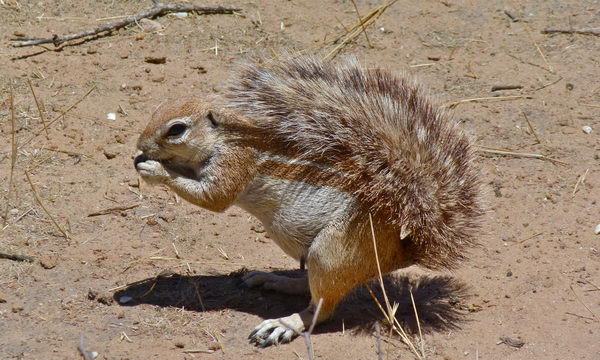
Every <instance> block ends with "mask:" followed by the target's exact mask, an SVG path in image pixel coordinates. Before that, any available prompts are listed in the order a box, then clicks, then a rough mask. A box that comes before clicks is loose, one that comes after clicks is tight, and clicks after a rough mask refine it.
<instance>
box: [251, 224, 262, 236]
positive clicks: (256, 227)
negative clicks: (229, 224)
mask: <svg viewBox="0 0 600 360" xmlns="http://www.w3.org/2000/svg"><path fill="white" fill-rule="evenodd" d="M250 230H252V231H254V232H255V233H258V234H262V233H264V232H265V228H264V227H263V226H262V225H260V224H258V225H252V226H250Z"/></svg>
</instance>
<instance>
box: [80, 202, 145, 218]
mask: <svg viewBox="0 0 600 360" xmlns="http://www.w3.org/2000/svg"><path fill="white" fill-rule="evenodd" d="M138 206H140V204H133V205H123V206H115V207H111V208H108V209H104V210H99V211H95V212H93V213H89V214H88V217H93V216H100V215H108V214H112V213H113V212H115V211H125V210H131V209H134V208H136V207H138Z"/></svg>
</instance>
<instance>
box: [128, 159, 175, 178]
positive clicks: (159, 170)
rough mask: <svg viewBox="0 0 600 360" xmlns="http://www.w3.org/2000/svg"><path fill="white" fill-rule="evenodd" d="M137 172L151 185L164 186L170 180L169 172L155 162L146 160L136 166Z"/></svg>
mask: <svg viewBox="0 0 600 360" xmlns="http://www.w3.org/2000/svg"><path fill="white" fill-rule="evenodd" d="M135 168H136V170H137V172H138V173H139V174H140V175H141V177H142V179H144V180H145V181H146V182H148V183H150V184H163V183H165V182H166V181H167V180H168V179H169V177H170V176H169V172H168V171H167V169H165V168H164V166H163V165H162V164H161V163H160V162H158V161H155V160H146V161H143V162H138V163H136V164H135Z"/></svg>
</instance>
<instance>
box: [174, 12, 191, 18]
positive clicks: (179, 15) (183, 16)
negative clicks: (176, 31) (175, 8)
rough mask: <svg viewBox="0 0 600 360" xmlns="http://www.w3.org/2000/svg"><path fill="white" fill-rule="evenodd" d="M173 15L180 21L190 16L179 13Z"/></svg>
mask: <svg viewBox="0 0 600 360" xmlns="http://www.w3.org/2000/svg"><path fill="white" fill-rule="evenodd" d="M173 15H174V16H175V17H176V18H178V19H183V18H185V17H187V16H188V13H186V12H177V13H173Z"/></svg>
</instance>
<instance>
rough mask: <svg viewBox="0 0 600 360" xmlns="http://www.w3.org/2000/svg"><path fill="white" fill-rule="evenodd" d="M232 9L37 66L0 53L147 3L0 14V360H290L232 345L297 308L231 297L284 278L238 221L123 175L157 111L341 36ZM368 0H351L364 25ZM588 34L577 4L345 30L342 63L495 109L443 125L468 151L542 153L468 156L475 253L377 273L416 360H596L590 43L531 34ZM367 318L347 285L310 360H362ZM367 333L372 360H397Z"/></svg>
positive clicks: (278, 12) (405, 6)
mask: <svg viewBox="0 0 600 360" xmlns="http://www.w3.org/2000/svg"><path fill="white" fill-rule="evenodd" d="M208 3H210V4H213V3H215V2H214V1H209V2H208ZM228 5H233V6H237V7H240V8H242V9H243V10H242V11H241V12H239V14H238V15H210V16H196V15H190V16H187V17H185V18H177V17H175V16H165V17H161V18H158V19H157V20H156V21H158V22H159V23H160V25H162V29H160V30H158V31H154V32H144V31H142V30H141V29H140V27H138V26H131V27H129V28H126V29H123V30H120V31H118V32H115V33H113V34H112V35H110V36H105V37H102V38H100V39H96V40H94V41H88V42H85V43H77V42H75V43H74V44H73V43H72V46H65V47H63V48H62V51H44V49H45V48H47V49H50V50H52V49H54V46H53V45H51V44H50V45H46V46H45V48H42V47H29V48H13V47H12V46H11V42H10V38H13V37H15V36H18V35H21V36H23V35H24V36H27V37H47V36H52V34H63V33H69V32H78V31H81V30H83V29H86V28H92V27H95V26H97V25H98V24H102V23H106V22H110V21H115V20H116V19H114V18H113V17H115V16H121V15H128V14H134V13H137V12H140V11H142V10H143V9H145V8H147V7H150V6H151V2H150V1H108V0H104V1H83V0H82V1H77V2H64V1H44V2H34V1H17V0H4V1H1V2H0V40H1V41H0V43H1V49H0V119H2V120H1V122H0V135H1V137H2V142H1V144H0V184H1V187H0V189H1V190H0V191H1V196H0V199H1V201H0V205H1V206H0V212H1V214H2V216H4V214H5V211H6V210H8V212H7V218H6V219H5V220H6V226H3V227H2V231H1V232H0V252H3V253H13V254H23V255H29V256H33V257H35V259H36V260H35V262H33V263H27V262H17V261H12V260H6V259H0V358H2V359H67V358H68V359H76V358H81V357H80V355H79V353H78V350H77V346H78V345H79V344H80V342H83V347H84V348H85V349H87V350H89V351H95V352H98V353H99V355H98V359H149V358H152V359H217V358H218V359H241V358H244V359H296V358H298V359H299V358H302V359H307V358H308V357H307V353H306V348H305V345H304V342H303V340H302V339H297V340H295V341H294V342H293V343H291V344H289V345H283V346H279V347H271V348H267V349H257V348H255V347H254V346H252V345H251V344H249V343H248V342H247V340H246V337H247V335H248V333H249V332H250V330H251V329H252V328H253V327H254V326H255V325H256V324H258V323H259V322H260V321H262V319H264V318H271V317H275V316H281V315H286V314H288V313H291V312H293V311H297V310H300V309H302V308H303V307H304V306H305V305H306V303H307V301H308V299H307V298H301V297H291V296H285V295H281V294H275V293H272V292H268V291H261V290H248V289H244V288H242V287H241V286H240V284H239V278H240V274H243V273H244V272H245V271H247V269H248V270H253V269H258V270H268V271H289V270H294V269H297V268H298V264H296V263H295V262H294V261H292V260H291V259H289V258H288V257H286V256H285V255H284V254H283V252H282V251H281V250H280V249H279V248H277V247H276V246H275V245H274V244H273V243H272V242H271V241H270V240H269V239H268V238H266V237H265V234H264V233H263V232H262V230H261V228H260V226H259V225H258V224H257V223H256V221H255V220H253V219H251V218H250V217H249V215H248V214H246V213H244V212H243V211H242V210H240V209H236V208H232V209H230V210H228V211H227V212H226V213H224V214H213V213H209V212H208V211H205V210H202V209H199V208H195V207H193V206H191V205H189V204H186V203H182V202H179V203H178V202H177V200H176V199H175V197H174V196H173V194H172V193H171V192H169V191H168V190H166V189H164V188H160V187H159V188H149V187H147V186H144V184H141V187H140V185H139V184H138V179H137V175H136V173H135V171H134V169H133V166H132V158H133V156H132V155H133V153H134V148H135V142H136V139H137V134H138V133H139V132H140V131H141V129H142V128H143V127H144V125H145V123H146V122H147V121H148V119H149V115H150V114H151V113H152V111H153V110H154V109H155V107H156V106H157V105H159V104H160V103H162V102H163V101H165V100H166V99H173V98H177V97H181V96H185V95H189V94H208V93H212V92H218V91H219V88H220V86H221V85H222V83H223V81H224V79H226V78H227V76H228V73H229V72H230V71H231V70H232V69H233V68H234V67H235V64H236V63H237V62H238V61H240V60H243V59H244V58H245V57H247V56H248V54H252V53H254V52H257V51H258V52H263V53H264V52H267V53H271V52H273V53H277V52H280V51H281V50H282V49H287V50H291V51H300V50H307V51H309V52H317V53H319V54H322V55H325V54H327V53H328V52H329V51H330V50H331V49H333V48H334V47H335V45H332V42H333V41H334V40H335V39H336V38H337V37H338V36H340V35H343V34H345V32H346V31H345V29H344V28H350V27H352V26H353V25H354V24H355V23H356V20H357V14H356V12H355V10H354V6H353V5H352V2H350V1H340V0H337V1H335V0H328V1H298V0H294V1H268V0H264V1H263V0H257V1H236V0H231V2H229V3H228ZM380 5H381V2H379V1H357V6H358V9H359V12H360V13H361V14H362V15H365V14H367V13H369V12H370V11H371V10H373V9H375V8H377V7H378V6H380ZM511 17H512V18H511ZM108 18H110V19H108ZM98 19H100V20H98ZM598 24H600V3H598V1H591V0H577V1H575V0H547V1H539V0H538V1H534V0H524V1H499V0H491V1H478V0H447V1H438V0H426V1H421V2H415V1H409V0H399V1H398V2H396V3H395V4H394V5H392V6H391V7H389V8H388V9H387V10H386V11H385V13H384V14H383V15H382V16H381V17H380V18H379V19H378V20H377V21H376V23H375V24H374V25H372V26H371V27H369V28H368V29H367V34H368V40H369V42H367V39H366V37H365V36H364V35H363V34H361V35H360V36H358V37H357V38H356V39H355V40H353V41H351V42H349V43H348V44H347V46H345V47H344V48H343V49H342V51H341V54H340V56H343V55H344V54H355V55H356V56H358V57H359V58H360V59H361V60H362V61H363V62H364V63H366V64H367V65H368V66H371V67H384V68H388V69H391V70H393V71H396V72H404V73H408V74H410V75H412V76H415V77H416V78H417V79H419V81H420V82H422V83H423V84H425V86H426V87H428V88H429V89H431V93H432V94H433V95H434V96H436V97H437V98H438V99H439V103H440V104H447V103H451V102H455V101H460V100H465V99H473V98H489V97H498V98H497V99H492V100H490V99H483V100H480V101H470V102H462V103H460V104H458V105H457V106H456V107H454V109H453V110H452V114H453V116H454V118H455V119H456V120H458V121H460V122H461V124H462V126H463V127H464V128H465V129H468V131H469V132H470V133H471V134H473V135H474V136H475V137H476V139H477V143H478V144H479V145H482V146H487V147H490V148H496V149H506V150H510V151H513V152H518V153H531V154H539V155H543V156H545V158H531V157H512V156H504V155H494V154H490V153H484V152H481V153H480V156H479V157H478V164H479V165H480V166H481V168H482V170H483V172H484V175H483V176H484V178H485V184H486V191H487V193H486V199H487V202H488V203H489V208H490V211H489V215H488V217H487V220H488V221H487V225H486V227H485V234H484V235H482V237H481V244H482V246H481V247H480V248H477V249H475V250H474V251H473V252H472V255H471V257H470V260H469V261H468V262H466V263H465V264H464V265H463V266H462V267H461V268H460V270H458V271H455V272H453V273H431V272H425V271H423V270H420V269H416V268H409V269H405V270H403V271H401V272H399V273H398V274H394V276H392V277H390V278H389V279H388V281H389V284H388V292H389V293H390V296H391V297H392V299H393V300H395V301H398V302H399V303H400V310H399V315H398V317H399V318H400V320H401V322H402V323H403V324H405V325H406V327H407V328H408V329H409V331H412V334H413V336H415V337H417V334H418V331H417V330H416V326H415V324H416V322H415V318H414V314H413V312H412V305H411V303H410V295H409V291H408V289H409V287H410V286H412V289H413V293H414V294H415V300H416V305H417V309H418V311H419V315H420V322H421V326H422V327H423V331H424V332H425V334H424V349H425V352H426V355H427V357H428V358H430V359H600V341H599V340H600V320H599V316H600V289H599V286H600V235H595V234H594V227H595V226H596V224H598V223H600V216H599V214H598V207H599V204H598V201H599V200H600V198H599V196H598V194H597V191H598V189H599V187H600V178H599V175H600V167H599V166H598V163H599V157H600V142H599V134H600V118H599V116H600V82H599V80H598V79H599V78H600V77H599V75H600V73H599V71H600V70H599V69H600V64H599V61H598V53H599V52H598V51H599V50H598V49H600V47H599V46H600V38H598V37H597V36H590V35H583V34H577V35H573V34H542V33H541V30H543V29H545V28H561V29H584V28H594V27H596V28H597V27H598V26H599V25H598ZM369 44H370V45H369ZM38 52H40V53H39V54H37V55H34V56H27V55H31V54H34V53H38ZM25 56H27V57H25ZM19 57H21V58H20V59H18V58H19ZM148 57H155V58H160V57H165V58H166V62H165V63H163V64H152V63H148V62H146V59H147V58H148ZM28 79H29V80H30V81H31V83H32V85H33V89H34V90H35V93H36V95H37V98H38V100H39V102H40V106H39V107H40V109H41V112H42V114H43V117H44V119H45V121H46V122H50V121H52V120H53V119H55V118H58V120H57V121H55V122H54V123H52V125H51V126H50V127H49V129H48V134H47V135H46V134H45V133H44V132H43V131H42V123H41V119H40V113H39V111H38V106H36V103H35V101H34V99H33V97H32V93H31V91H30V89H29V86H28V84H27V80H28ZM495 85H520V86H522V88H520V89H514V90H501V91H495V92H492V91H491V89H492V86H495ZM11 88H12V93H13V95H14V109H15V120H16V132H15V136H16V140H17V144H18V153H17V156H16V164H15V169H14V174H13V180H14V188H13V190H12V191H11V192H10V195H9V176H10V173H11V171H10V169H11V136H12V135H11V134H12V130H11V129H12V126H11V105H10V101H9V97H10V95H9V94H10V91H11V90H10V89H11ZM90 90H91V93H89V95H87V96H85V95H86V93H88V91H90ZM502 97H508V98H504V100H502ZM79 101H80V102H79ZM78 102H79V103H78ZM76 103H77V105H76V106H75V107H73V108H70V106H71V105H73V104H76ZM65 110H69V111H68V112H67V114H66V115H64V116H63V117H61V116H60V115H61V113H62V112H63V111H65ZM108 113H116V119H115V120H108V119H107V114H108ZM528 122H529V123H528ZM583 126H590V127H591V128H592V131H591V133H589V134H587V133H585V132H584V131H583V130H582V127H583ZM547 158H551V159H555V160H557V161H550V160H548V159H547ZM25 171H27V172H28V174H29V177H30V179H31V183H32V184H33V185H34V186H35V193H34V191H32V186H31V185H30V182H29V181H28V179H27V177H26V176H25ZM34 194H37V195H38V196H39V198H40V201H41V202H42V203H43V204H44V206H45V209H43V208H42V207H41V206H40V204H39V202H38V201H37V200H36V198H35V196H34ZM106 209H113V210H109V211H106V212H105V214H103V215H97V216H91V215H93V214H94V213H96V212H99V211H102V210H106ZM53 221H56V224H54V223H53ZM59 227H60V229H59ZM63 231H64V232H65V233H67V234H68V238H66V237H65V236H63V234H62V232H63ZM127 284H130V285H129V286H126V285H127ZM120 302H122V303H123V304H120ZM382 319H383V317H382V316H381V314H380V313H379V311H378V309H377V307H376V306H375V305H373V302H372V301H371V300H370V297H369V295H368V294H367V293H366V292H365V291H364V289H362V290H358V291H357V292H356V293H355V294H353V295H352V296H350V297H349V299H348V300H347V301H346V302H345V303H344V304H343V305H342V306H341V307H340V308H339V311H338V312H337V313H336V315H335V316H334V318H333V319H332V320H331V321H330V322H328V323H327V324H324V325H323V326H321V327H320V328H319V329H318V330H317V331H316V332H315V334H313V335H312V336H311V340H312V342H313V346H314V351H315V357H316V358H319V359H376V358H377V353H376V346H377V341H376V336H375V335H374V334H375V332H374V329H375V325H374V324H375V323H376V322H377V321H379V322H381V323H383V321H382ZM385 329H386V328H385V326H382V335H381V338H382V339H381V341H380V344H381V346H382V348H383V351H384V353H385V354H384V356H383V358H384V359H399V358H402V359H407V358H412V357H413V355H412V354H411V352H410V351H409V350H408V348H407V347H406V346H405V345H404V344H402V343H401V342H400V341H399V339H398V337H397V336H395V335H392V336H389V334H388V332H387V331H386V330H385ZM190 350H199V351H201V352H191V353H190V352H186V351H190Z"/></svg>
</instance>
